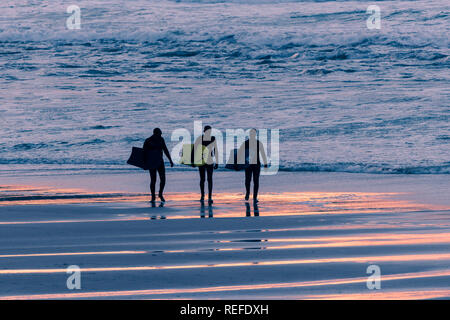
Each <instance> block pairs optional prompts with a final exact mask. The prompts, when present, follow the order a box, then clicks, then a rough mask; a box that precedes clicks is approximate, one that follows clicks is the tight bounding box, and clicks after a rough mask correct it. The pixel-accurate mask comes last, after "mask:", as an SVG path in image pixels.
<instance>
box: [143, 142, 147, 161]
mask: <svg viewBox="0 0 450 320" xmlns="http://www.w3.org/2000/svg"><path fill="white" fill-rule="evenodd" d="M142 149H144V163H147V149H148V144H147V139H146V140H145V141H144V145H143V146H142Z"/></svg>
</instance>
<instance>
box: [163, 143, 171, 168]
mask: <svg viewBox="0 0 450 320" xmlns="http://www.w3.org/2000/svg"><path fill="white" fill-rule="evenodd" d="M162 142H163V151H164V154H165V155H166V157H167V159H169V161H170V166H171V167H173V161H172V157H171V156H170V152H169V149H167V146H166V141H165V140H164V139H163V140H162Z"/></svg>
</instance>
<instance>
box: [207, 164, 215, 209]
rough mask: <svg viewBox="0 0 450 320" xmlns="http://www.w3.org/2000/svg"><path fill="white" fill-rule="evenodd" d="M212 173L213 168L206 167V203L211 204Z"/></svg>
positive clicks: (211, 166)
mask: <svg viewBox="0 0 450 320" xmlns="http://www.w3.org/2000/svg"><path fill="white" fill-rule="evenodd" d="M213 172H214V166H213V165H207V166H206V173H207V176H208V201H209V202H210V203H212V189H213Z"/></svg>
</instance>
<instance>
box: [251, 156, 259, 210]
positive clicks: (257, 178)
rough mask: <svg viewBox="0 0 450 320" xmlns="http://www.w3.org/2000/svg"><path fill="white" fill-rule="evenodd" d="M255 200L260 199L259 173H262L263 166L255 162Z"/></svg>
mask: <svg viewBox="0 0 450 320" xmlns="http://www.w3.org/2000/svg"><path fill="white" fill-rule="evenodd" d="M252 171H253V200H254V201H255V202H257V201H258V190H259V175H260V174H261V166H259V165H257V164H255V165H254V167H253V170H252Z"/></svg>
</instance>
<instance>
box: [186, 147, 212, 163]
mask: <svg viewBox="0 0 450 320" xmlns="http://www.w3.org/2000/svg"><path fill="white" fill-rule="evenodd" d="M193 149H194V145H193V144H185V145H183V149H182V150H181V159H180V164H185V165H188V166H191V165H194V166H195V167H200V166H204V165H205V164H207V159H208V157H209V149H208V148H207V147H205V146H203V145H199V146H198V148H197V150H195V154H194V155H192V151H193Z"/></svg>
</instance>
